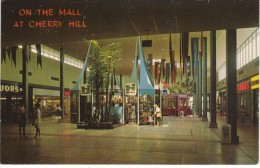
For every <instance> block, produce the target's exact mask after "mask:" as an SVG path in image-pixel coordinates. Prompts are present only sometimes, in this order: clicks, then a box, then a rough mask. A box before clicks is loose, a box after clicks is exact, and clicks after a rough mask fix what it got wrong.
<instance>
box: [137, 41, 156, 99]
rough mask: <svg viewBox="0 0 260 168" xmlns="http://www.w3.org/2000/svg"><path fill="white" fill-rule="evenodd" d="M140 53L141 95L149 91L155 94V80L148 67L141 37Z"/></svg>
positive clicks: (150, 93)
mask: <svg viewBox="0 0 260 168" xmlns="http://www.w3.org/2000/svg"><path fill="white" fill-rule="evenodd" d="M139 55H140V86H139V89H140V95H144V94H146V93H149V95H154V81H153V79H152V76H151V74H150V72H149V71H148V67H147V64H146V61H145V59H144V54H143V50H142V46H141V37H139Z"/></svg>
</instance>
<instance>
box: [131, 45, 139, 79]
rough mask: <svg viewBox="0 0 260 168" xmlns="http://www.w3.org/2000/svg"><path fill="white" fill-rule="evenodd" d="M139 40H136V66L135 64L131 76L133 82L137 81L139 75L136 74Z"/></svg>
mask: <svg viewBox="0 0 260 168" xmlns="http://www.w3.org/2000/svg"><path fill="white" fill-rule="evenodd" d="M137 48H138V45H137V40H136V45H135V58H134V66H133V70H132V76H131V83H136V81H137V76H136V69H137V63H138V60H137Z"/></svg>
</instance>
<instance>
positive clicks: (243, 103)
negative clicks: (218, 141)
mask: <svg viewBox="0 0 260 168" xmlns="http://www.w3.org/2000/svg"><path fill="white" fill-rule="evenodd" d="M258 88H259V76H258V75H257V76H254V77H252V78H250V79H247V80H246V81H243V82H240V83H239V84H238V85H237V92H238V94H237V95H238V116H239V117H240V118H241V117H242V115H243V114H242V108H244V110H245V112H246V113H247V114H248V115H249V117H248V119H247V122H248V123H249V125H252V124H253V125H258V120H259V108H258V103H259V89H258Z"/></svg>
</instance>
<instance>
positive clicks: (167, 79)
mask: <svg viewBox="0 0 260 168" xmlns="http://www.w3.org/2000/svg"><path fill="white" fill-rule="evenodd" d="M170 68H171V67H170V63H166V74H165V82H166V83H167V84H169V82H170V72H171V71H170Z"/></svg>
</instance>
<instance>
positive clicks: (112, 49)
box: [101, 42, 122, 121]
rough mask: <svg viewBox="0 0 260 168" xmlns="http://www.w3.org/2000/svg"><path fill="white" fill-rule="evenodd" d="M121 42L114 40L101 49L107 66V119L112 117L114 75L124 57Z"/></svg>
mask: <svg viewBox="0 0 260 168" xmlns="http://www.w3.org/2000/svg"><path fill="white" fill-rule="evenodd" d="M121 46H122V45H121V43H117V42H113V43H110V44H108V45H106V46H105V47H103V48H102V49H101V56H102V60H103V63H104V65H105V66H106V71H107V72H106V75H107V76H106V78H105V83H104V84H105V89H106V106H105V121H109V119H110V114H111V112H110V107H111V100H112V92H113V89H114V88H113V86H114V81H113V79H114V78H113V76H114V75H115V73H116V72H117V71H118V69H119V67H120V61H121V57H122V48H121ZM109 84H110V85H111V87H110V88H111V90H110V91H109Z"/></svg>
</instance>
